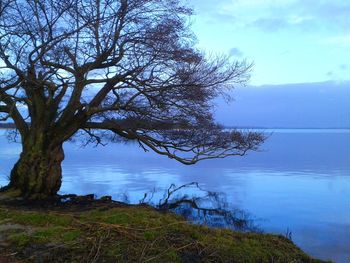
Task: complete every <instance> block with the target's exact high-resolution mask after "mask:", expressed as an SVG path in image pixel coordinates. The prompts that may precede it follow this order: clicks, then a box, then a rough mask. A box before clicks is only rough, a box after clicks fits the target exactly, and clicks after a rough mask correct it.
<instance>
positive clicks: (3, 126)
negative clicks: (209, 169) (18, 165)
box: [0, 123, 350, 130]
mask: <svg viewBox="0 0 350 263" xmlns="http://www.w3.org/2000/svg"><path fill="white" fill-rule="evenodd" d="M15 128H16V126H15V124H14V123H5V124H0V129H15ZM224 129H242V130H350V127H246V126H224Z"/></svg>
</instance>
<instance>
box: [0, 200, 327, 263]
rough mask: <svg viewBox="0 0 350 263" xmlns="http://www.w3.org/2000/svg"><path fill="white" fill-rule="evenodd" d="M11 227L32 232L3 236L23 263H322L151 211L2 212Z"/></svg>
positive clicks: (262, 238) (267, 242)
mask: <svg viewBox="0 0 350 263" xmlns="http://www.w3.org/2000/svg"><path fill="white" fill-rule="evenodd" d="M5 223H6V224H16V225H21V226H22V225H23V226H24V227H25V229H26V230H25V231H23V230H21V231H14V230H11V231H3V233H1V232H0V235H3V236H5V237H6V241H7V242H8V244H9V247H8V248H7V249H8V250H11V252H12V253H17V254H16V257H17V258H16V259H18V260H22V261H23V262H36V261H37V260H38V259H40V260H41V261H40V262H90V261H93V260H95V262H245V263H246V262H321V261H317V260H314V259H312V258H310V257H309V256H308V255H306V254H305V253H304V252H303V251H301V250H300V249H299V248H298V247H296V246H295V245H294V244H293V243H292V242H291V241H290V240H288V239H286V238H284V237H282V236H276V235H270V234H259V233H238V232H232V231H229V230H222V229H209V228H207V227H204V226H198V225H192V224H189V223H186V222H184V220H183V219H182V218H181V217H179V216H176V215H173V214H170V213H167V214H164V213H159V212H157V211H155V210H154V209H153V208H150V207H146V206H130V207H121V208H112V209H104V210H102V209H100V210H99V209H95V210H91V211H86V212H79V213H78V212H68V211H65V212H57V211H47V212H42V211H20V210H18V209H14V208H11V209H10V208H7V209H4V208H1V207H0V224H5ZM43 260H44V261H43Z"/></svg>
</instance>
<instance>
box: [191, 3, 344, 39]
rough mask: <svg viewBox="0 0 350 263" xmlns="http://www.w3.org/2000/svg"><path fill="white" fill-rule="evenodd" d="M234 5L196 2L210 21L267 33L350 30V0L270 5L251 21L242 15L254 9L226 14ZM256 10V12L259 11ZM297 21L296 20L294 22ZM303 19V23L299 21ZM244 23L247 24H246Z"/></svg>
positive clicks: (199, 9)
mask: <svg viewBox="0 0 350 263" xmlns="http://www.w3.org/2000/svg"><path fill="white" fill-rule="evenodd" d="M228 3H232V1H230V0H221V1H203V0H193V1H191V4H192V5H193V7H194V9H195V10H196V13H197V14H199V15H201V16H202V17H205V19H207V21H208V22H212V21H216V22H220V23H225V24H227V23H229V24H231V25H235V26H242V27H246V28H257V29H260V30H264V31H278V30H283V29H285V28H288V29H291V28H292V29H296V30H303V31H314V30H320V29H321V30H322V29H331V30H333V31H338V32H346V31H348V30H349V28H350V19H349V16H350V1H345V0H332V1H330V0H309V1H305V0H295V1H293V2H289V3H286V4H285V5H283V4H281V3H278V4H271V2H270V4H269V1H267V4H266V5H265V6H264V7H263V9H264V10H261V12H260V13H259V12H256V17H255V19H251V20H249V18H247V19H246V17H245V16H241V18H240V17H239V15H240V14H243V15H244V13H242V12H249V11H250V10H239V9H237V10H234V12H231V11H232V10H231V11H230V12H225V10H224V9H223V7H224V6H225V5H226V4H228ZM255 11H256V10H255ZM293 18H295V19H296V20H295V21H293ZM298 19H299V20H298ZM242 20H243V21H242Z"/></svg>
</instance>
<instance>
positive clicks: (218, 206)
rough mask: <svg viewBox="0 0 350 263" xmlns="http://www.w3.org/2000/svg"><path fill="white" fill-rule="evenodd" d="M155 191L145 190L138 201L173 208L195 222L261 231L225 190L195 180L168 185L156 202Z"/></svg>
mask: <svg viewBox="0 0 350 263" xmlns="http://www.w3.org/2000/svg"><path fill="white" fill-rule="evenodd" d="M154 196H155V191H152V192H150V193H146V194H145V195H144V198H143V199H142V200H140V203H141V204H150V205H152V206H154V207H156V208H157V209H158V210H159V211H163V212H167V211H171V212H175V213H176V214H179V215H181V216H183V217H184V218H185V219H186V220H188V221H191V222H193V223H195V224H203V225H207V226H209V227H218V228H227V229H231V230H235V231H241V232H262V231H261V230H260V228H259V227H258V225H257V224H256V222H255V220H253V218H252V216H251V215H250V214H249V213H247V212H246V211H243V210H241V209H237V208H233V207H231V206H230V205H229V203H228V202H227V199H226V195H225V194H224V193H219V192H212V191H207V190H204V189H202V188H201V187H200V186H199V184H198V183H197V182H192V183H189V184H184V185H181V186H176V185H175V184H171V186H170V187H169V188H168V189H167V190H166V191H165V193H164V196H163V198H161V199H160V200H159V201H158V202H157V203H154V201H153V199H154Z"/></svg>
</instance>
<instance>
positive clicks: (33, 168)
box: [8, 135, 64, 199]
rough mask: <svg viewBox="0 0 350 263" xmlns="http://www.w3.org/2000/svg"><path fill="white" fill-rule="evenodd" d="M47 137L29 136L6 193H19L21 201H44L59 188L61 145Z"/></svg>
mask: <svg viewBox="0 0 350 263" xmlns="http://www.w3.org/2000/svg"><path fill="white" fill-rule="evenodd" d="M48 138H50V137H49V136H43V135H39V136H31V137H30V138H28V139H26V140H25V141H24V143H23V151H22V153H21V155H20V158H19V160H18V161H17V163H16V164H15V166H14V167H13V169H12V171H11V176H10V184H9V185H8V188H9V189H12V190H13V189H15V190H19V191H20V193H21V194H20V195H21V196H22V197H25V198H32V199H44V198H49V197H52V196H55V195H56V194H57V192H58V191H59V189H60V187H61V179H62V168H61V164H62V161H63V159H64V152H63V147H62V143H56V142H50V141H49V139H48Z"/></svg>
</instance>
